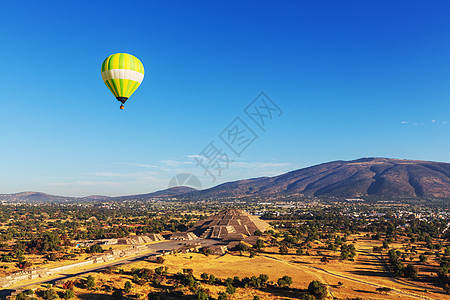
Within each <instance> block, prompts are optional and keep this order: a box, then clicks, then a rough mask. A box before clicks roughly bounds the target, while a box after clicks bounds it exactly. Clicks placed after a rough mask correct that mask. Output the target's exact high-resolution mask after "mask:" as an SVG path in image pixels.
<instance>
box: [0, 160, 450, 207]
mask: <svg viewBox="0 0 450 300" xmlns="http://www.w3.org/2000/svg"><path fill="white" fill-rule="evenodd" d="M275 194H298V195H304V196H312V197H364V196H378V197H412V198H421V197H431V198H450V163H445V162H434V161H424V160H405V159H393V158H380V157H365V158H359V159H355V160H350V161H344V160H336V161H331V162H325V163H321V164H318V165H314V166H309V167H306V168H301V169H297V170H293V171H290V172H287V173H284V174H280V175H277V176H272V177H256V178H250V179H242V180H236V181H230V182H225V183H222V184H219V185H217V186H214V187H211V188H208V189H204V190H196V189H194V188H191V187H186V186H176V187H172V188H169V189H165V190H160V191H156V192H152V193H146V194H139V195H125V196H117V197H108V196H101V195H93V196H87V197H64V196H55V195H49V194H46V193H38V192H22V193H15V194H2V195H0V200H3V201H7V200H14V201H26V202H71V201H108V200H116V201H122V200H148V199H151V198H181V199H188V198H192V199H195V198H201V199H205V198H210V199H215V198H233V197H234V198H242V197H248V196H270V195H275Z"/></svg>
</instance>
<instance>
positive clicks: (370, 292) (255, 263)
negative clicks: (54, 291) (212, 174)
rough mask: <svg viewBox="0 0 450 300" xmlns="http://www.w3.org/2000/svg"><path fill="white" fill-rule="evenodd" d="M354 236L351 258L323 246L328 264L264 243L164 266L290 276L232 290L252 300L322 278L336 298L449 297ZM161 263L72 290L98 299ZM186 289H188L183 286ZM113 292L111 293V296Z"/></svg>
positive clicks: (137, 293) (284, 294) (296, 292)
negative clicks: (280, 282)
mask: <svg viewBox="0 0 450 300" xmlns="http://www.w3.org/2000/svg"><path fill="white" fill-rule="evenodd" d="M352 239H356V243H355V247H356V251H357V255H356V257H355V260H354V261H341V260H340V259H338V258H337V257H338V253H337V252H332V251H328V250H325V251H324V250H321V251H322V255H327V256H329V257H330V260H329V262H326V263H324V262H321V261H320V258H321V257H322V256H318V255H301V256H299V255H296V254H293V253H289V254H288V255H280V254H278V253H276V252H277V251H276V250H277V248H270V247H266V248H264V250H265V251H264V252H263V253H260V254H259V255H257V256H255V257H253V258H250V257H249V256H248V254H247V253H244V254H243V255H242V256H241V255H239V253H232V254H230V253H229V254H226V255H223V256H215V255H209V256H205V255H203V254H199V253H186V254H181V253H178V254H175V255H169V256H165V259H166V260H165V262H164V264H163V266H165V267H167V268H168V273H169V275H170V274H176V273H177V272H182V271H183V269H186V268H190V269H193V275H194V276H195V277H196V278H200V276H201V274H202V273H208V274H213V275H214V276H216V277H219V278H221V279H226V278H227V277H234V276H239V277H240V278H241V279H242V278H243V277H251V276H254V275H255V276H258V275H259V274H266V275H268V276H269V281H273V282H276V281H277V279H278V278H280V277H282V276H284V275H288V276H291V277H292V279H293V283H292V285H291V286H290V288H289V289H282V288H276V289H253V288H237V290H236V293H235V294H234V295H232V296H231V297H230V299H253V296H255V295H258V296H259V297H260V299H300V298H301V296H302V294H303V293H304V292H305V290H306V288H307V286H308V284H309V283H310V282H311V281H313V280H320V281H321V282H323V283H325V284H327V285H328V290H329V292H330V295H329V298H330V299H331V296H333V297H336V298H337V299H354V298H357V297H359V298H360V299H450V296H449V295H446V294H443V292H442V289H439V288H436V287H434V286H432V285H430V284H427V283H424V282H421V281H419V282H415V281H408V280H405V279H402V280H399V279H394V278H392V277H391V276H390V273H389V272H387V270H386V265H385V264H384V261H383V259H382V257H381V255H379V254H374V253H372V248H373V246H380V242H379V241H373V240H369V239H365V238H363V237H362V236H354V237H351V238H350V240H352ZM317 246H319V244H314V245H313V247H312V248H311V249H310V251H309V252H310V254H315V252H316V251H317V250H316V249H315V248H316V247H317ZM291 252H292V251H291ZM414 259H415V258H414ZM160 266H161V265H160V264H156V263H151V262H147V261H140V262H136V263H132V264H128V265H125V266H122V267H121V268H122V269H123V270H124V271H125V274H116V273H113V274H104V273H92V275H93V276H94V277H95V279H96V286H97V288H98V290H97V291H95V290H94V291H90V292H89V293H87V291H86V290H84V289H78V288H75V292H76V294H77V295H78V297H79V298H81V299H99V298H98V297H100V298H101V296H100V294H107V292H105V291H104V290H101V288H100V287H102V286H103V287H105V286H110V287H113V288H116V289H121V288H122V289H123V287H124V284H125V282H126V281H132V276H131V275H126V274H127V272H130V271H131V270H132V268H149V269H155V268H157V267H160ZM86 276H87V275H86ZM84 278H85V276H84ZM339 282H340V283H341V284H339ZM165 284H167V283H165V282H161V286H159V287H157V288H155V287H153V286H151V285H149V284H145V285H143V286H139V285H138V284H135V283H133V288H132V291H131V292H130V293H129V294H127V296H128V297H132V298H138V297H146V295H147V294H148V293H150V292H161V291H163V290H164V285H165ZM202 286H203V287H205V288H207V289H209V290H210V292H211V296H213V297H214V298H215V299H217V296H218V293H219V292H224V291H225V289H226V288H225V287H224V286H223V285H219V286H216V285H208V284H205V283H202ZM379 287H389V288H391V289H392V291H391V292H389V293H388V294H385V293H384V294H382V293H379V292H377V291H376V289H377V288H379ZM185 289H186V291H187V288H185ZM60 291H62V290H60ZM111 293H112V292H109V294H111Z"/></svg>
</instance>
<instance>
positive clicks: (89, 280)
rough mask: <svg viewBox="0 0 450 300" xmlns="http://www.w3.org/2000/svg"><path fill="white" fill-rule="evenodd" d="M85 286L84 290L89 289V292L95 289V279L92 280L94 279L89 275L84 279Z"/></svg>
mask: <svg viewBox="0 0 450 300" xmlns="http://www.w3.org/2000/svg"><path fill="white" fill-rule="evenodd" d="M85 286H86V288H87V289H89V290H90V289H92V288H94V287H95V279H94V277H92V275H89V276H88V277H87V278H86V283H85Z"/></svg>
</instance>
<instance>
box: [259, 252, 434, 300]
mask: <svg viewBox="0 0 450 300" xmlns="http://www.w3.org/2000/svg"><path fill="white" fill-rule="evenodd" d="M263 257H266V258H268V259H272V260H276V261H278V262H282V263H285V264H288V265H290V266H294V267H296V268H299V269H302V270H303V271H306V272H308V270H307V269H309V270H315V271H319V272H323V273H326V274H328V275H331V276H334V277H338V278H341V279H346V280H349V281H353V282H357V283H360V284H365V285H368V286H371V287H375V288H383V287H386V286H383V285H380V284H376V283H370V282H367V281H363V280H360V279H356V278H352V277H349V276H347V275H342V274H338V273H335V272H331V271H328V270H325V269H323V268H318V267H312V266H304V265H298V264H293V263H291V262H289V261H285V260H282V259H279V258H276V257H272V256H269V255H263ZM308 273H309V274H314V273H311V272H308ZM314 275H315V276H316V277H317V278H321V277H320V276H318V275H317V274H314ZM321 281H322V282H325V283H327V282H326V281H325V280H323V279H322V280H321ZM327 285H328V286H329V284H328V283H327ZM329 291H330V293H331V290H329ZM392 292H393V293H397V294H400V295H402V296H407V297H410V298H414V299H427V300H430V299H431V300H434V298H431V297H426V296H422V295H418V294H414V293H410V292H406V291H402V290H398V289H396V288H392Z"/></svg>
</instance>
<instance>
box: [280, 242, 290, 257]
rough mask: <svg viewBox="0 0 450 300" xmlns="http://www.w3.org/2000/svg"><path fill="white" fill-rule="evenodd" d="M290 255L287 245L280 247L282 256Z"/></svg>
mask: <svg viewBox="0 0 450 300" xmlns="http://www.w3.org/2000/svg"><path fill="white" fill-rule="evenodd" d="M288 253H289V249H288V247H287V246H286V245H285V244H282V245H281V246H280V254H283V255H286V254H288Z"/></svg>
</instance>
